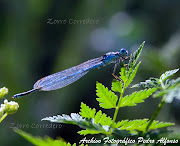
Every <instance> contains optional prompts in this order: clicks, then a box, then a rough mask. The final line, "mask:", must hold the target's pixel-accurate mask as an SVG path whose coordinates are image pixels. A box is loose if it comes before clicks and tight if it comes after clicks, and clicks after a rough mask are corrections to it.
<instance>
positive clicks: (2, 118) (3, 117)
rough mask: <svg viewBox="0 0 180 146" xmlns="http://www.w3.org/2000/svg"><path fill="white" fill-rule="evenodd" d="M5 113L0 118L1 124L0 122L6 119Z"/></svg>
mask: <svg viewBox="0 0 180 146" xmlns="http://www.w3.org/2000/svg"><path fill="white" fill-rule="evenodd" d="M7 115H8V114H7V113H5V114H4V115H3V116H2V117H1V119H0V123H1V122H2V120H4V119H5V118H6V117H7Z"/></svg>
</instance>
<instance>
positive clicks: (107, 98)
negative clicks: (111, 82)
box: [96, 82, 118, 109]
mask: <svg viewBox="0 0 180 146" xmlns="http://www.w3.org/2000/svg"><path fill="white" fill-rule="evenodd" d="M96 88H97V90H96V95H97V96H98V97H99V98H96V99H97V101H99V105H100V107H102V108H105V109H111V108H116V103H117V100H118V97H117V96H116V95H115V93H114V92H112V91H111V90H108V88H107V87H105V86H104V85H102V84H101V83H98V82H97V84H96Z"/></svg>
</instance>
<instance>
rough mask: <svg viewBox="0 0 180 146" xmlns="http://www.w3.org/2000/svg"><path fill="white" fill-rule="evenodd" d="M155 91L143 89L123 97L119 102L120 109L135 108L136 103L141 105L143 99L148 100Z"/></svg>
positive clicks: (154, 89)
mask: <svg viewBox="0 0 180 146" xmlns="http://www.w3.org/2000/svg"><path fill="white" fill-rule="evenodd" d="M156 90H157V88H152V89H148V90H147V89H145V90H141V91H139V92H134V93H132V94H131V95H129V96H125V97H124V98H122V100H121V103H120V107H125V106H135V105H136V104H137V103H142V102H144V99H146V98H148V97H149V96H150V95H151V94H152V93H153V92H155V91H156Z"/></svg>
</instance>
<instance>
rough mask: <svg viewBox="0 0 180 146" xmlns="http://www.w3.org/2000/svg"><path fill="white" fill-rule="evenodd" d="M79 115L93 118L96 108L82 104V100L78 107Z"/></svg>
mask: <svg viewBox="0 0 180 146" xmlns="http://www.w3.org/2000/svg"><path fill="white" fill-rule="evenodd" d="M80 111H81V112H80V113H79V114H80V115H81V116H82V117H83V118H88V119H90V118H91V119H93V118H94V116H95V113H96V109H95V108H93V109H91V108H89V106H87V105H86V104H84V103H83V102H81V109H80Z"/></svg>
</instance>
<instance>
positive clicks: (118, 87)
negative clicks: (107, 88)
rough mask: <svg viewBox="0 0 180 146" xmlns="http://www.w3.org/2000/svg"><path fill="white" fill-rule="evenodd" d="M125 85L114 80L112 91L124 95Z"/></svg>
mask: <svg viewBox="0 0 180 146" xmlns="http://www.w3.org/2000/svg"><path fill="white" fill-rule="evenodd" d="M122 87H123V83H122V82H120V81H118V80H113V82H112V86H111V90H112V91H114V92H120V93H122Z"/></svg>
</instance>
